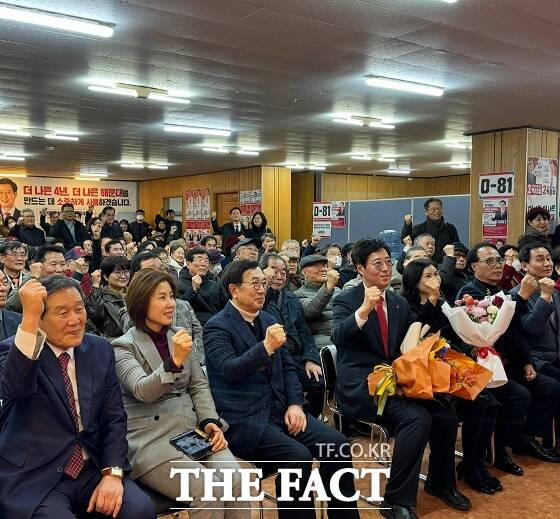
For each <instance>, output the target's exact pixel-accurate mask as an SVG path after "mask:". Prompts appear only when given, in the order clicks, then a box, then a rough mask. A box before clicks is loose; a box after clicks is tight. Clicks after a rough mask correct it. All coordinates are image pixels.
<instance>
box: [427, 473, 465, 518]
mask: <svg viewBox="0 0 560 519" xmlns="http://www.w3.org/2000/svg"><path fill="white" fill-rule="evenodd" d="M424 490H425V491H426V493H427V494H430V495H431V496H434V497H437V498H438V499H441V500H442V501H443V502H444V503H445V504H446V505H447V506H449V507H451V508H455V510H461V511H463V512H466V511H467V510H470V509H471V508H472V504H471V502H470V500H469V498H468V497H467V496H464V495H463V494H461V492H459V491H458V490H457V489H456V488H448V489H445V490H440V489H438V488H434V487H433V486H432V485H431V484H430V483H429V482H428V481H426V482H425V483H424Z"/></svg>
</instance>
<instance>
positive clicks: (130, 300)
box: [126, 269, 177, 333]
mask: <svg viewBox="0 0 560 519" xmlns="http://www.w3.org/2000/svg"><path fill="white" fill-rule="evenodd" d="M163 282H167V283H169V286H170V287H171V290H172V291H173V296H174V297H175V292H176V290H177V286H176V284H175V280H174V279H173V277H172V276H171V275H170V274H169V273H167V272H164V271H162V270H157V269H143V270H140V272H138V273H137V274H136V275H135V276H134V277H133V278H132V281H131V282H130V284H129V285H128V291H127V293H126V306H127V310H128V315H129V316H130V319H131V320H132V322H133V323H134V326H136V328H139V329H140V330H142V331H143V332H146V333H149V332H150V329H149V328H148V327H147V326H146V316H147V315H148V309H149V306H150V298H151V296H152V294H153V293H154V291H155V289H156V288H157V286H158V285H159V284H160V283H163Z"/></svg>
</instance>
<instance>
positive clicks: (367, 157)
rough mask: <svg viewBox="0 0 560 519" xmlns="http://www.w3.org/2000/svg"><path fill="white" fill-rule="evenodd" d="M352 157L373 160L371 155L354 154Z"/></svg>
mask: <svg viewBox="0 0 560 519" xmlns="http://www.w3.org/2000/svg"><path fill="white" fill-rule="evenodd" d="M350 158H351V159H353V160H371V157H370V156H369V155H352V156H351V157H350Z"/></svg>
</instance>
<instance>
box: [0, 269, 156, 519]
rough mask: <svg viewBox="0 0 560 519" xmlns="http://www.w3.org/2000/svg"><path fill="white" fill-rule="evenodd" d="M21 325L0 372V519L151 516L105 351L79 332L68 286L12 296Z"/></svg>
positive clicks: (72, 285)
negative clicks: (135, 475) (134, 475)
mask: <svg viewBox="0 0 560 519" xmlns="http://www.w3.org/2000/svg"><path fill="white" fill-rule="evenodd" d="M20 298H21V301H22V303H23V318H22V322H21V325H20V326H19V327H18V330H17V333H16V335H15V337H13V338H11V339H8V340H6V341H4V342H3V343H1V344H0V350H1V351H5V350H6V349H8V355H7V358H6V361H5V365H4V370H3V372H2V374H1V375H0V399H2V401H3V403H2V417H1V423H0V426H1V429H2V434H0V453H1V454H0V517H6V518H8V517H9V518H14V519H30V518H33V519H50V518H54V517H56V518H57V519H58V518H60V519H70V518H74V517H76V516H79V517H82V516H84V515H85V514H86V513H90V512H93V511H95V512H98V513H100V514H103V515H107V516H113V517H118V518H120V519H125V518H127V519H128V518H130V519H139V518H142V519H144V518H146V519H148V518H149V519H154V518H155V512H154V510H153V506H152V504H151V502H150V500H149V498H148V497H147V496H145V495H144V494H143V493H142V492H141V491H140V490H139V489H138V487H137V486H136V485H135V484H134V483H133V482H132V481H131V480H130V479H128V478H127V477H125V476H124V471H125V470H129V469H130V466H129V465H128V462H127V459H126V456H127V448H128V446H127V441H126V414H125V412H124V409H123V405H122V398H121V392H120V387H119V383H118V380H117V377H116V374H115V358H114V354H113V350H112V348H111V345H110V344H109V343H108V342H107V341H105V340H104V339H101V338H99V337H95V336H92V335H87V334H84V328H85V323H86V318H87V316H86V311H85V307H84V302H83V294H82V293H81V290H80V288H79V285H78V284H77V282H76V281H74V280H72V279H70V278H67V277H65V276H52V277H50V278H47V279H45V280H43V284H41V282H39V281H37V280H31V281H28V282H27V283H26V284H25V285H24V286H23V287H22V288H21V289H20Z"/></svg>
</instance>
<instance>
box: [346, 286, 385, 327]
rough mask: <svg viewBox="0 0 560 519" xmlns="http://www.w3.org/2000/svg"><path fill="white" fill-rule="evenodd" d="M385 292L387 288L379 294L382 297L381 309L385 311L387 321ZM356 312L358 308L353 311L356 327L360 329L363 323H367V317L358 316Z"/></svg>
mask: <svg viewBox="0 0 560 519" xmlns="http://www.w3.org/2000/svg"><path fill="white" fill-rule="evenodd" d="M364 288H365V285H364ZM386 293H387V290H386V289H385V290H383V293H382V294H381V297H382V298H383V311H384V312H385V317H386V319H387V322H389V314H388V313H387V297H386ZM358 312H359V309H358V310H356V312H355V313H354V317H355V318H356V324H357V325H358V328H359V329H360V330H361V329H362V328H363V327H364V326H365V324H366V323H367V319H362V318H360V316H359V315H358ZM372 312H375V308H374V309H373V310H372ZM368 317H369V316H368Z"/></svg>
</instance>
